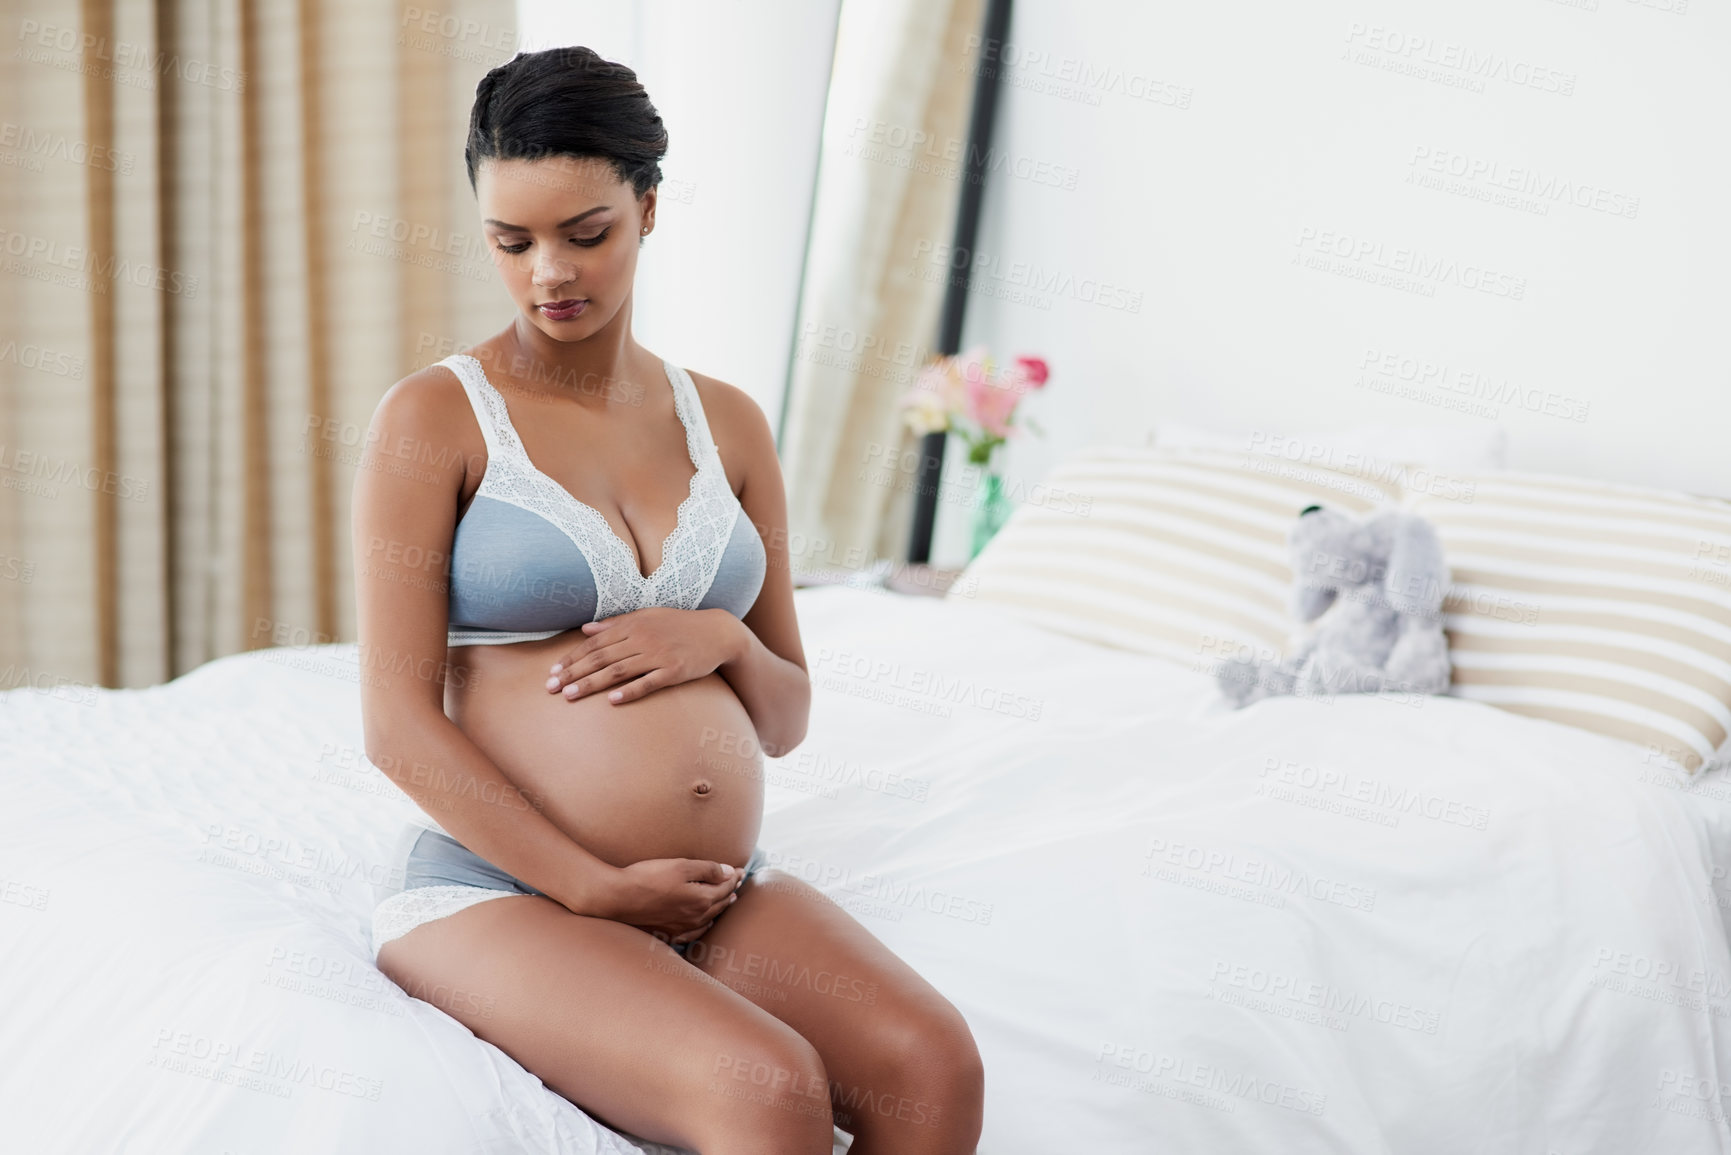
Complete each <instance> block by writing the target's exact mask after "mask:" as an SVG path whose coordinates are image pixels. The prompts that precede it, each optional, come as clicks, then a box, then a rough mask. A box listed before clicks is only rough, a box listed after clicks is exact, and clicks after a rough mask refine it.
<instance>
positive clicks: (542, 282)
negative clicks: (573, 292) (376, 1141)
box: [531, 250, 577, 288]
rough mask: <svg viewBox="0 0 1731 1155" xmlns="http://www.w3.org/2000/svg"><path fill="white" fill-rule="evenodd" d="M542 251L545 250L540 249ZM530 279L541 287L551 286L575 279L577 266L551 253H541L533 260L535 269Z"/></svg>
mask: <svg viewBox="0 0 1731 1155" xmlns="http://www.w3.org/2000/svg"><path fill="white" fill-rule="evenodd" d="M542 251H543V253H545V252H546V250H542ZM531 279H532V280H533V281H534V282H535V284H536V285H537V286H539V287H541V288H552V287H553V286H554V285H563V284H565V283H566V282H568V281H574V280H576V279H577V268H576V266H575V265H573V264H571V262H569V261H566V260H563V259H561V258H559V257H555V256H551V255H543V256H540V257H538V258H537V259H536V261H535V271H534V273H533V274H532V277H531Z"/></svg>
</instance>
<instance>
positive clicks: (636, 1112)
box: [378, 895, 833, 1155]
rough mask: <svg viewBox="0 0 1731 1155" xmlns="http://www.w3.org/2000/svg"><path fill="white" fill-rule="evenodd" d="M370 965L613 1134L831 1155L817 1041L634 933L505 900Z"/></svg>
mask: <svg viewBox="0 0 1731 1155" xmlns="http://www.w3.org/2000/svg"><path fill="white" fill-rule="evenodd" d="M743 905H744V901H743V899H742V900H741V901H740V902H736V903H734V906H735V907H738V906H743ZM731 913H732V912H731V910H730V911H729V914H730V915H731ZM724 922H726V919H722V920H720V921H718V922H717V924H716V925H717V926H720V925H722V923H724ZM378 964H379V969H380V970H382V971H383V972H384V973H385V974H386V975H387V976H388V977H389V978H390V979H391V980H392V981H393V982H395V983H396V984H397V985H398V986H400V987H402V988H403V989H404V990H405V991H407V992H408V993H409V994H411V995H415V996H417V997H419V998H423V999H425V1000H426V1001H428V1002H430V1003H433V1004H434V1005H435V1006H438V1007H439V1008H440V1009H441V1010H443V1011H445V1012H446V1013H447V1014H449V1015H451V1017H453V1018H455V1019H457V1020H458V1021H459V1022H461V1023H462V1024H463V1025H464V1026H466V1027H468V1028H469V1029H470V1030H471V1031H473V1032H475V1034H476V1035H478V1036H480V1037H481V1038H483V1039H486V1040H487V1041H488V1042H490V1043H492V1044H494V1045H495V1046H497V1047H498V1048H499V1049H500V1050H502V1051H504V1052H505V1053H506V1054H508V1055H510V1056H511V1057H512V1058H513V1059H516V1060H517V1061H518V1062H519V1063H521V1064H522V1065H523V1066H524V1067H525V1068H527V1069H528V1070H529V1071H531V1072H533V1073H534V1074H535V1075H536V1076H538V1077H539V1078H540V1079H541V1081H542V1082H544V1083H546V1084H547V1085H548V1086H549V1087H551V1088H553V1089H554V1090H555V1091H557V1092H558V1093H559V1094H561V1095H563V1096H565V1097H566V1098H567V1099H570V1100H571V1101H572V1102H573V1103H576V1104H577V1105H578V1106H580V1107H582V1109H583V1110H584V1111H586V1112H588V1113H589V1114H591V1115H593V1116H594V1117H595V1118H597V1119H599V1120H600V1121H601V1122H603V1123H605V1124H607V1125H608V1126H610V1127H613V1128H614V1129H616V1130H621V1131H627V1132H630V1133H631V1134H633V1135H637V1136H640V1137H642V1138H645V1139H651V1140H654V1141H655V1142H658V1143H669V1144H674V1145H677V1146H681V1147H688V1148H692V1149H694V1150H696V1151H699V1152H701V1153H702V1155H829V1152H830V1150H831V1147H832V1139H833V1131H832V1129H831V1113H830V1107H829V1101H828V1098H827V1094H826V1091H827V1084H826V1081H825V1080H826V1075H825V1072H824V1068H823V1062H822V1060H821V1059H819V1057H818V1054H817V1051H816V1050H815V1049H814V1048H813V1047H812V1045H811V1044H810V1043H808V1042H807V1041H806V1040H805V1039H803V1038H801V1037H800V1035H799V1032H798V1031H797V1030H796V1029H794V1028H793V1027H791V1026H789V1025H787V1024H786V1023H783V1022H782V1021H781V1020H779V1019H778V1018H776V1017H775V1016H773V1015H770V1014H766V1013H765V1012H764V1011H762V1010H760V1009H758V1008H757V1007H755V1006H753V1005H752V1004H751V1003H750V1002H749V1001H748V1000H746V999H745V998H742V997H741V996H740V995H738V994H736V993H734V992H733V991H730V990H728V989H726V987H724V986H723V985H722V984H720V983H717V982H715V981H713V980H711V979H709V978H708V977H707V976H705V975H703V974H702V973H701V972H699V971H697V970H696V969H694V968H693V967H692V966H691V965H690V964H689V963H687V962H686V961H685V960H684V959H682V958H680V957H679V955H678V954H677V953H675V952H674V951H673V949H672V948H670V947H669V946H667V945H666V944H665V943H662V942H658V941H656V940H655V939H654V938H653V937H651V936H650V935H648V934H646V933H644V932H643V931H640V930H638V929H636V928H635V927H630V926H626V925H625V924H624V923H619V922H612V921H609V920H607V919H601V918H589V917H585V916H582V915H576V914H572V913H571V912H570V911H568V910H566V909H565V908H564V907H562V906H560V905H559V904H558V903H556V902H554V901H552V900H551V899H548V898H540V897H536V896H533V895H512V896H510V897H507V898H498V899H489V900H488V901H486V902H481V903H477V904H475V905H474V906H471V907H468V908H466V909H464V910H461V911H458V912H457V913H456V914H453V915H450V916H448V917H446V918H441V919H436V920H434V921H432V922H429V923H425V924H423V925H421V926H418V927H416V928H415V929H414V930H411V931H409V932H408V933H407V934H405V935H403V936H402V937H401V938H397V939H393V940H392V941H390V942H388V943H386V944H385V945H384V947H383V949H381V950H380V952H379V959H378ZM738 1072H744V1073H745V1077H744V1078H740V1077H738V1075H737V1073H738Z"/></svg>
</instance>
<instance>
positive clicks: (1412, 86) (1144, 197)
mask: <svg viewBox="0 0 1731 1155" xmlns="http://www.w3.org/2000/svg"><path fill="white" fill-rule="evenodd" d="M1373 29H1376V30H1380V31H1373ZM1006 45H1007V50H1006V51H1005V52H1003V53H1001V55H1002V56H1003V57H1004V58H1005V59H1007V61H1008V62H1009V63H1008V66H1007V68H1006V78H1007V82H1008V83H1007V84H1006V87H1005V88H1004V91H1003V95H1002V104H1001V105H1000V109H999V117H1000V119H999V122H998V128H997V133H996V137H995V144H996V145H997V146H998V147H999V149H1000V150H1001V151H1002V152H1003V153H1004V154H1005V155H1006V156H1007V158H1008V161H1009V163H1010V164H1011V165H1013V166H1017V167H1018V168H1019V170H1020V175H1016V174H1014V173H1012V172H1011V171H1009V170H1008V169H1007V170H1004V171H1000V172H999V173H998V175H996V176H994V177H993V178H992V179H991V180H990V182H989V183H988V185H987V187H986V190H985V207H984V219H983V221H982V227H981V233H980V238H979V244H978V247H977V248H978V254H977V255H979V256H982V257H985V258H986V259H988V260H989V261H990V262H991V263H990V264H989V265H987V266H986V267H985V268H984V269H983V270H982V271H981V273H980V274H979V275H977V276H976V278H975V290H974V292H973V294H972V296H971V303H970V305H969V311H968V317H967V325H966V329H965V343H972V342H975V341H983V342H985V343H986V344H987V345H988V346H989V347H990V348H991V349H992V350H993V351H994V352H998V353H1002V354H1006V355H1008V354H1015V353H1019V352H1032V353H1038V354H1043V355H1045V356H1047V357H1048V358H1049V359H1050V361H1051V364H1052V371H1053V379H1052V383H1051V385H1050V386H1049V389H1048V392H1047V393H1046V394H1045V395H1040V396H1036V397H1035V398H1034V400H1033V402H1032V403H1031V404H1030V405H1029V409H1028V411H1029V412H1030V413H1031V414H1033V415H1035V416H1036V417H1037V418H1038V419H1039V420H1040V421H1041V422H1042V423H1043V424H1044V425H1045V427H1046V429H1047V431H1048V436H1047V437H1046V438H1045V439H1043V440H1040V439H1030V440H1028V441H1026V442H1022V443H1018V444H1015V445H1013V446H1012V447H1011V452H1010V455H1009V458H1008V464H1009V467H1010V472H1011V476H1012V480H1014V479H1016V478H1026V479H1028V480H1032V479H1035V478H1037V477H1038V476H1039V475H1040V474H1041V473H1043V472H1044V470H1045V469H1046V468H1047V467H1048V466H1049V465H1050V464H1051V463H1052V462H1053V461H1054V460H1056V459H1058V458H1059V457H1062V456H1063V455H1065V454H1067V453H1069V452H1071V451H1073V450H1074V449H1076V448H1078V447H1079V446H1081V445H1083V444H1086V443H1090V442H1109V443H1117V444H1127V443H1139V442H1140V441H1141V440H1142V438H1143V437H1144V435H1145V434H1146V432H1147V431H1148V430H1149V428H1150V427H1152V426H1153V425H1154V424H1156V423H1158V422H1160V421H1163V420H1171V421H1184V422H1190V423H1197V424H1212V425H1217V426H1223V427H1230V428H1234V429H1238V430H1250V429H1258V428H1260V429H1272V430H1282V429H1284V430H1297V429H1328V428H1338V427H1343V426H1347V425H1353V424H1392V425H1433V424H1434V425H1448V426H1455V427H1466V428H1480V429H1484V428H1488V427H1490V426H1491V425H1500V426H1502V427H1503V428H1504V429H1506V431H1507V436H1508V446H1509V460H1508V464H1509V465H1510V466H1511V467H1513V468H1522V469H1533V470H1543V471H1552V472H1569V473H1591V474H1594V475H1597V476H1601V477H1605V478H1610V479H1617V480H1625V481H1630V482H1636V483H1642V484H1652V485H1660V486H1669V487H1675V488H1679V489H1684V490H1688V491H1692V492H1699V493H1715V494H1726V495H1731V351H1728V349H1727V341H1726V337H1727V333H1728V332H1731V277H1728V276H1727V269H1728V268H1731V260H1728V258H1731V223H1728V220H1727V209H1726V206H1727V200H1726V190H1727V188H1728V187H1731V162H1728V160H1727V155H1726V145H1727V142H1728V141H1731V130H1728V129H1727V124H1728V123H1731V11H1728V9H1727V6H1726V5H1724V4H1723V3H1710V2H1707V0H1450V2H1447V3H1444V2H1442V0H1432V2H1430V3H1418V2H1404V3H1393V2H1391V3H1370V2H1369V0H1359V2H1356V3H1347V2H1339V0H1312V2H1309V3H1304V4H1292V3H1288V2H1285V0H1252V2H1245V3H1234V4H1150V3H1143V2H1140V0H1118V2H1106V0H1094V2H1090V3H1082V4H1078V3H1071V2H1067V0H1016V2H1015V5H1014V12H1013V18H1012V27H1011V30H1010V35H1009V36H1008V38H1007V41H1006ZM1485 58H1489V59H1490V61H1491V64H1490V68H1491V69H1493V70H1494V71H1495V73H1496V74H1495V75H1494V76H1492V77H1490V78H1481V77H1478V76H1475V75H1474V74H1472V73H1471V72H1469V71H1468V68H1469V67H1470V66H1472V65H1473V64H1474V63H1475V62H1482V60H1483V59H1485ZM1427 60H1428V63H1427ZM965 63H967V64H972V63H974V62H973V61H970V62H965ZM1385 65H1390V66H1393V67H1392V68H1391V67H1385ZM1411 66H1418V67H1428V68H1429V69H1431V77H1425V76H1415V75H1411V74H1407V73H1405V72H1402V71H1395V70H1393V68H1402V69H1405V68H1409V67H1411ZM1433 77H1434V78H1433ZM1463 85H1464V86H1463ZM1564 89H1568V90H1569V91H1567V92H1565V91H1563V90H1564ZM1457 158H1459V159H1457ZM1431 159H1434V160H1436V161H1437V162H1439V163H1440V164H1441V165H1442V166H1443V168H1444V170H1445V171H1444V173H1443V174H1433V173H1432V172H1431V170H1429V169H1428V168H1426V167H1425V165H1426V164H1427V163H1429V161H1430V160H1431ZM1456 165H1461V166H1473V165H1477V166H1479V168H1480V170H1481V171H1484V170H1485V167H1486V166H1495V167H1494V169H1491V170H1489V171H1488V172H1484V175H1480V176H1478V177H1476V178H1475V179H1473V180H1470V181H1459V182H1456V183H1455V184H1453V185H1450V186H1449V187H1448V189H1446V190H1438V189H1435V188H1430V187H1424V186H1423V185H1421V184H1420V183H1417V181H1418V178H1419V176H1420V175H1424V176H1431V175H1443V176H1444V177H1445V178H1446V170H1447V169H1448V168H1449V167H1451V166H1456ZM1529 173H1530V174H1531V175H1530V176H1529V175H1528V174H1529ZM1493 179H1500V180H1505V181H1510V182H1513V183H1516V184H1519V183H1520V182H1522V181H1523V180H1529V179H1531V180H1537V181H1552V182H1568V184H1567V186H1565V187H1566V190H1567V195H1565V196H1564V197H1562V198H1561V199H1557V198H1555V197H1553V196H1547V195H1543V193H1542V191H1538V189H1539V188H1540V187H1541V186H1536V185H1535V186H1533V189H1534V191H1528V192H1527V193H1525V194H1524V195H1517V196H1516V197H1515V200H1516V201H1517V203H1515V204H1512V205H1511V204H1507V203H1497V202H1496V201H1495V200H1493V199H1488V198H1491V197H1494V196H1495V195H1496V194H1497V193H1498V192H1499V189H1498V188H1497V186H1496V185H1494V184H1493V183H1492V180H1493ZM1072 180H1073V187H1072V188H1065V187H1063V184H1064V183H1065V182H1070V181H1072ZM1048 182H1049V183H1048ZM1451 190H1452V191H1451ZM1576 196H1578V197H1579V198H1580V199H1581V200H1582V201H1583V204H1580V205H1577V204H1575V203H1571V199H1572V198H1573V197H1576ZM1595 198H1596V199H1595ZM1535 208H1537V209H1541V210H1543V211H1542V212H1538V211H1533V210H1534V209H1535ZM1618 210H1621V211H1622V212H1623V213H1625V214H1626V215H1618ZM1330 234H1332V236H1333V237H1335V238H1348V239H1347V240H1332V241H1329V240H1325V237H1327V236H1329V235H1330ZM938 240H940V241H947V240H948V238H938ZM1331 245H1339V246H1341V247H1342V248H1343V249H1344V250H1345V251H1346V252H1347V254H1348V255H1347V256H1344V257H1334V256H1331V254H1330V253H1329V251H1328V249H1329V248H1330V246H1331ZM1378 246H1380V248H1379V247H1378ZM1399 250H1412V251H1414V252H1416V253H1418V254H1422V255H1423V259H1424V260H1426V261H1428V262H1436V261H1442V262H1455V263H1457V264H1456V266H1455V267H1456V269H1457V270H1459V271H1457V272H1456V274H1455V276H1454V277H1453V278H1452V279H1450V278H1446V277H1445V278H1444V279H1441V280H1439V279H1438V278H1437V277H1436V276H1431V277H1428V278H1427V277H1419V276H1409V277H1408V278H1407V279H1406V280H1407V282H1410V283H1403V284H1400V285H1384V284H1378V283H1375V282H1374V281H1363V280H1359V279H1355V277H1354V276H1349V275H1346V274H1347V273H1352V274H1359V275H1363V274H1369V275H1370V276H1372V277H1373V278H1375V277H1379V276H1381V275H1382V274H1383V273H1385V272H1388V271H1390V269H1392V268H1394V267H1397V266H1398V263H1399V262H1400V261H1402V260H1404V259H1410V258H1409V257H1404V256H1403V255H1402V254H1401V253H1400V252H1399ZM1314 259H1320V263H1321V264H1322V265H1323V266H1324V267H1323V268H1321V269H1317V268H1311V267H1307V264H1306V262H1307V260H1314ZM1331 262H1333V263H1332V264H1331ZM1379 262H1381V263H1380V264H1379ZM917 263H919V260H918V258H916V257H915V256H914V255H913V254H910V255H909V265H910V267H912V266H913V265H915V264H917ZM1468 269H1470V270H1474V271H1472V272H1464V270H1468ZM1480 270H1488V271H1489V273H1490V278H1489V280H1488V282H1487V283H1488V284H1489V286H1490V290H1491V291H1484V290H1482V289H1477V288H1472V287H1467V286H1466V285H1465V284H1463V283H1462V281H1466V280H1472V281H1476V280H1477V279H1478V278H1479V277H1480V276H1481V275H1482V273H1481V272H1480ZM1041 279H1045V280H1046V281H1048V282H1049V284H1048V286H1047V287H1040V286H1039V285H1033V284H1030V283H1029V282H1030V281H1039V280H1041ZM1096 282H1103V283H1105V284H1107V285H1110V286H1112V287H1113V288H1112V289H1111V290H1109V291H1105V292H1102V291H1100V290H1098V289H1097V287H1096ZM1017 293H1026V294H1027V295H1028V296H1029V297H1031V298H1032V299H1031V301H1018V300H1015V299H1012V298H1013V297H1014V295H1015V294H1017ZM1090 294H1092V295H1096V296H1103V297H1107V298H1110V300H1109V301H1108V302H1107V303H1104V304H1102V303H1099V302H1098V301H1096V302H1095V303H1089V302H1088V301H1087V300H1085V299H1083V298H1084V297H1085V296H1087V295H1090ZM1130 304H1133V305H1134V306H1135V307H1134V308H1125V307H1114V306H1124V305H1130ZM1372 350H1376V351H1387V352H1390V353H1394V354H1397V355H1399V356H1400V357H1404V358H1410V359H1412V361H1413V363H1414V368H1412V369H1411V372H1414V373H1420V372H1424V370H1422V369H1419V368H1417V367H1416V366H1417V365H1419V364H1423V363H1429V364H1431V365H1434V366H1437V367H1438V368H1437V369H1436V371H1435V373H1434V374H1433V375H1432V376H1430V377H1428V378H1426V379H1424V380H1413V381H1405V382H1397V383H1398V384H1400V385H1402V386H1405V387H1407V388H1409V389H1410V390H1411V391H1412V395H1409V396H1396V395H1388V394H1385V393H1379V392H1375V391H1373V390H1371V389H1369V388H1366V387H1363V386H1359V385H1357V384H1355V382H1357V381H1358V380H1359V378H1360V373H1361V371H1370V372H1372V373H1373V374H1374V369H1375V366H1374V364H1372V365H1371V366H1368V367H1367V366H1365V362H1366V360H1367V359H1371V358H1372V357H1373V354H1372V353H1371V351H1372ZM1397 377H1398V370H1397V372H1396V373H1395V374H1383V375H1381V380H1383V381H1385V382H1386V381H1393V380H1395V379H1396V378H1397ZM1474 389H1478V390H1479V391H1480V392H1479V395H1478V397H1476V398H1475V397H1474V396H1473V390H1474ZM1486 392H1490V393H1492V394H1493V395H1500V396H1503V397H1508V396H1510V395H1516V396H1518V397H1519V400H1518V401H1516V402H1513V403H1510V402H1508V401H1504V402H1502V403H1495V402H1487V401H1485V400H1484V397H1485V394H1486ZM1450 404H1488V405H1489V407H1490V408H1489V410H1488V411H1485V412H1473V411H1461V410H1459V409H1451V408H1448V407H1447V406H1448V405H1450ZM1523 404H1531V405H1533V406H1535V408H1537V409H1538V411H1537V412H1528V411H1527V410H1526V409H1525V408H1523V407H1522V405H1523ZM1546 409H1549V412H1548V413H1547V412H1546V411H1545V410H1546ZM1582 414H1584V416H1585V420H1575V419H1573V418H1574V417H1576V416H1579V415H1582ZM966 517H967V511H966V510H965V509H964V508H958V507H956V506H953V505H944V506H942V507H941V510H940V520H939V537H938V543H937V546H936V548H935V551H934V560H937V561H940V562H943V561H950V562H954V561H956V560H957V559H958V557H959V556H965V554H964V553H963V552H962V551H963V542H964V540H965V537H964V535H965V525H964V524H963V523H964V522H965V520H966Z"/></svg>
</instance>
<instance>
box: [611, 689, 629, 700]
mask: <svg viewBox="0 0 1731 1155" xmlns="http://www.w3.org/2000/svg"><path fill="white" fill-rule="evenodd" d="M607 696H608V697H609V698H611V699H612V700H613V701H615V702H617V701H619V700H620V699H621V698H623V697H625V694H624V692H623V691H620V690H614V691H613V692H612V693H611V694H609V695H607Z"/></svg>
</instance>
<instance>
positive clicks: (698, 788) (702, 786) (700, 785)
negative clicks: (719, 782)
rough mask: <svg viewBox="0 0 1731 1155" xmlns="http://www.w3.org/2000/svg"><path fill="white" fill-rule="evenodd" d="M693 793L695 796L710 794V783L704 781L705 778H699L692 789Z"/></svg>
mask: <svg viewBox="0 0 1731 1155" xmlns="http://www.w3.org/2000/svg"><path fill="white" fill-rule="evenodd" d="M691 792H692V793H693V794H708V793H709V781H708V780H707V779H704V778H699V779H698V780H697V782H696V784H695V785H693V786H692V787H691Z"/></svg>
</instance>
